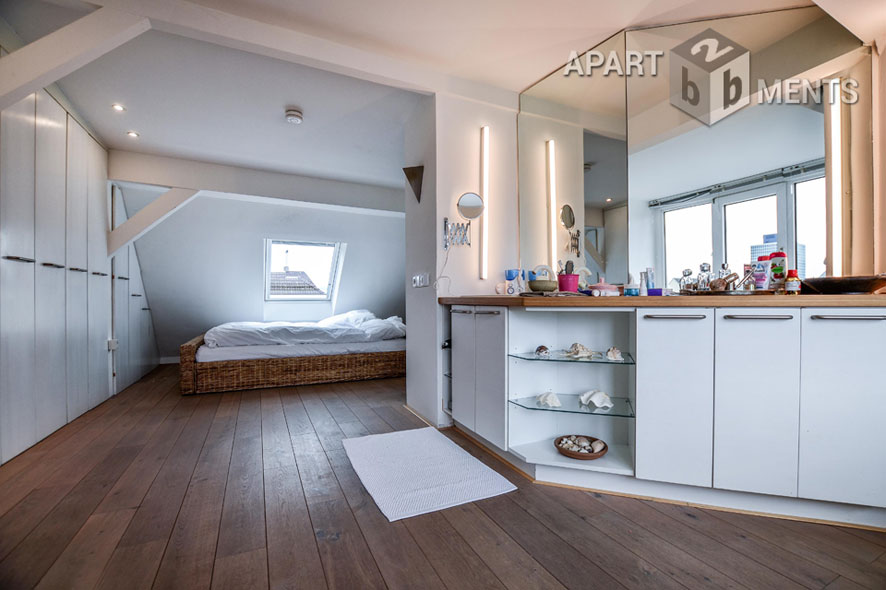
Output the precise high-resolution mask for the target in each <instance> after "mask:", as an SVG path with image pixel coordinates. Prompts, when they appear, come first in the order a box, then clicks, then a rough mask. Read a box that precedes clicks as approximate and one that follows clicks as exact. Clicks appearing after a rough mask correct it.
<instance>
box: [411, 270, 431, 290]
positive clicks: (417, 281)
mask: <svg viewBox="0 0 886 590" xmlns="http://www.w3.org/2000/svg"><path fill="white" fill-rule="evenodd" d="M430 284H431V278H430V276H429V275H428V273H426V272H423V273H419V274H417V275H412V286H413V288H415V289H418V288H420V287H427V286H429V285H430Z"/></svg>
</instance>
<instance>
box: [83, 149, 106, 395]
mask: <svg viewBox="0 0 886 590" xmlns="http://www.w3.org/2000/svg"><path fill="white" fill-rule="evenodd" d="M86 146H87V147H86V153H87V170H88V177H87V191H86V200H87V206H86V211H87V224H86V238H87V260H88V269H89V286H88V290H87V300H88V338H89V345H88V347H89V365H88V366H89V407H90V408H94V407H95V406H97V405H99V404H100V403H102V402H103V401H105V400H106V399H108V398H109V397H111V351H109V350H108V339H109V338H110V337H111V290H112V283H111V261H110V259H109V258H108V231H109V230H110V207H109V201H110V199H109V197H108V165H107V154H106V153H105V150H104V149H103V148H102V147H101V146H100V145H99V144H98V143H96V142H95V141H94V140H93V139H92V138H91V137H87V139H86Z"/></svg>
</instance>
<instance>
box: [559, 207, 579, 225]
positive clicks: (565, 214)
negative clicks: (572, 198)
mask: <svg viewBox="0 0 886 590" xmlns="http://www.w3.org/2000/svg"><path fill="white" fill-rule="evenodd" d="M560 223H562V224H563V227H565V228H566V229H572V228H573V227H575V212H574V211H573V210H572V207H571V206H569V205H563V207H562V208H561V209H560Z"/></svg>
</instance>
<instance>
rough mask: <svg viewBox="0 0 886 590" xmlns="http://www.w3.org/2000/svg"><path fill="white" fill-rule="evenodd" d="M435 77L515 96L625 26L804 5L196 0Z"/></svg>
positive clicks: (722, 0) (733, 0)
mask: <svg viewBox="0 0 886 590" xmlns="http://www.w3.org/2000/svg"><path fill="white" fill-rule="evenodd" d="M194 1H195V2H197V3H198V4H203V5H205V6H210V7H212V8H216V9H219V10H223V11H225V12H229V13H232V14H236V15H239V16H243V17H247V18H251V19H254V20H258V21H262V22H266V23H272V24H276V25H281V26H284V27H288V28H291V29H295V30H298V31H300V32H304V33H308V34H312V35H316V36H318V37H323V38H327V39H331V40H334V41H338V42H340V43H343V44H346V45H351V46H355V47H359V48H361V49H366V50H370V51H375V52H379V53H384V54H387V55H391V56H394V57H399V58H403V59H408V60H411V61H414V62H420V63H422V64H424V65H426V66H427V67H430V68H434V69H436V70H439V71H441V72H443V73H446V74H449V75H452V76H457V77H461V78H466V79H469V80H475V81H480V82H486V83H488V84H491V85H493V86H498V87H501V88H506V89H509V90H514V91H521V90H523V89H525V88H527V87H528V86H530V85H531V84H532V83H534V82H536V81H537V80H539V79H541V78H543V77H544V76H545V75H547V74H549V73H550V72H551V71H552V70H553V69H554V68H555V67H557V66H558V65H559V64H562V63H565V62H566V60H567V58H568V57H569V52H570V50H573V49H574V50H576V51H582V50H585V49H588V48H590V47H592V46H594V45H596V44H597V43H599V42H600V41H602V40H603V39H605V38H607V37H609V36H610V35H612V34H613V33H614V32H616V31H618V30H620V29H623V28H625V27H629V26H641V25H649V24H661V23H673V22H681V21H685V20H694V19H698V18H704V17H712V16H723V15H731V14H745V13H750V12H759V11H765V10H777V9H781V8H788V7H794V6H808V5H810V4H812V3H811V2H810V1H809V0H740V1H738V0H619V1H617V2H613V1H612V0H560V1H558V2H556V3H554V2H539V1H538V0H485V1H482V2H478V1H477V0H445V1H439V0H437V1H433V2H432V1H419V0H373V1H372V2H356V1H354V0H324V1H322V2H318V1H317V0H194Z"/></svg>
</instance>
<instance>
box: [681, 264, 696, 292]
mask: <svg viewBox="0 0 886 590" xmlns="http://www.w3.org/2000/svg"><path fill="white" fill-rule="evenodd" d="M696 287H697V284H696V282H695V279H693V278H692V269H691V268H687V269H686V270H684V271H683V277H682V278H681V279H680V290H681V291H695V288H696Z"/></svg>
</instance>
